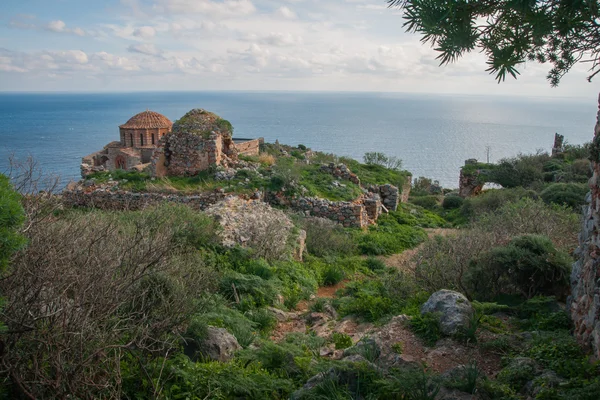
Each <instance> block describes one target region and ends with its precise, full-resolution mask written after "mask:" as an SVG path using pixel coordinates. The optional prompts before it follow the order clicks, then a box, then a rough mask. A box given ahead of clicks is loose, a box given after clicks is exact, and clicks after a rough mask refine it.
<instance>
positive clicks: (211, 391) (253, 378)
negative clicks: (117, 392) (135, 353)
mask: <svg viewBox="0 0 600 400" xmlns="http://www.w3.org/2000/svg"><path fill="white" fill-rule="evenodd" d="M162 363H163V360H162V359H158V360H156V361H155V364H156V365H154V367H153V368H151V369H150V371H155V372H156V382H160V381H159V378H160V377H161V375H160V372H161V371H164V372H168V379H165V380H163V381H162V383H163V384H164V387H163V391H162V395H163V396H164V397H165V398H169V399H188V398H189V399H208V398H211V399H237V398H243V399H248V400H251V399H252V400H262V399H273V400H277V399H281V398H286V397H288V396H289V395H290V394H291V390H293V387H294V384H293V382H292V381H291V380H290V379H287V378H281V377H278V376H277V375H274V374H271V373H269V372H267V371H265V369H263V368H261V367H260V365H258V364H248V365H243V364H242V363H240V362H235V361H233V362H228V363H222V362H206V363H199V362H198V363H193V362H190V361H189V360H187V358H186V357H182V356H178V357H175V358H174V359H172V360H168V361H167V362H166V363H165V364H164V366H163V365H162ZM124 375H125V376H124V378H123V379H124V387H125V390H124V394H125V397H126V398H152V397H154V395H155V393H153V388H154V385H153V383H151V382H148V380H147V377H146V375H145V374H144V372H143V371H141V370H139V367H137V365H136V364H135V362H134V361H132V362H130V363H128V364H127V367H126V369H125V374H124Z"/></svg>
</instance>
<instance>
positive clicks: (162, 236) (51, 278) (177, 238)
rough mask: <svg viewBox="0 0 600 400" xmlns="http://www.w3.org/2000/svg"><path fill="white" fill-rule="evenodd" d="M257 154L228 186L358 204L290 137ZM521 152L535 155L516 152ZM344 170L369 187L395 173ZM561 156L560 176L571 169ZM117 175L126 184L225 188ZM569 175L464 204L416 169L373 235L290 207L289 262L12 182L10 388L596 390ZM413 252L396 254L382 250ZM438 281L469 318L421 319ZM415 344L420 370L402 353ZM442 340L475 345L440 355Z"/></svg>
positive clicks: (178, 215) (197, 231)
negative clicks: (407, 190) (578, 292)
mask: <svg viewBox="0 0 600 400" xmlns="http://www.w3.org/2000/svg"><path fill="white" fill-rule="evenodd" d="M264 150H265V152H264V153H263V154H261V156H260V157H257V158H256V162H258V163H260V164H261V167H260V168H259V170H258V172H257V173H258V174H260V175H261V176H262V177H258V175H249V176H248V177H247V178H243V180H242V177H241V176H240V177H236V178H235V179H238V178H239V179H238V180H234V181H229V182H228V184H229V185H231V186H240V187H241V186H243V185H238V183H239V182H242V181H243V182H246V183H247V184H248V185H246V186H245V187H247V188H249V187H251V186H252V185H254V183H256V182H258V181H255V179H259V180H260V182H262V183H263V184H264V185H278V187H279V188H280V189H281V190H285V188H289V187H290V185H289V182H290V180H295V181H296V182H298V183H299V186H297V187H304V188H305V190H306V191H308V192H309V193H314V194H315V195H320V196H327V197H328V198H331V199H346V198H350V197H352V196H355V192H354V188H353V186H352V185H350V183H349V182H344V184H345V185H346V187H345V188H344V189H343V190H342V189H341V188H339V187H337V186H335V188H334V187H333V186H332V185H331V183H330V181H328V180H327V179H328V178H326V177H325V176H324V174H321V173H320V172H319V171H317V169H316V168H315V167H314V166H313V165H312V164H310V165H309V164H304V163H302V162H301V161H302V156H303V152H304V151H306V149H302V148H301V147H298V148H294V149H292V148H287V150H285V151H289V152H290V153H291V155H292V158H293V160H292V161H290V159H289V157H287V158H285V160H284V158H280V157H275V155H274V154H273V153H275V152H276V151H277V152H278V151H280V150H281V149H280V148H275V147H266V148H265V149H264ZM294 151H297V152H298V153H297V154H296V155H294ZM269 156H270V157H269ZM314 157H315V158H317V159H318V160H320V162H329V161H330V160H331V162H339V161H340V160H339V159H337V158H334V156H331V155H326V154H322V153H317V154H316V155H315V156H314ZM530 157H534V158H535V157H540V158H541V157H542V156H541V155H535V156H522V157H520V158H519V159H523V160H529V158H530ZM261 160H262V161H261ZM550 161H552V160H550ZM251 162H254V161H253V160H251ZM343 162H345V163H346V164H347V165H348V166H349V167H350V169H351V170H352V171H353V172H355V173H356V174H358V175H359V177H360V179H361V181H362V182H363V183H377V184H382V183H388V182H390V181H391V183H393V184H401V183H402V181H403V179H405V176H406V174H405V173H404V172H400V171H398V169H396V168H391V169H390V168H388V166H386V165H380V164H361V163H358V162H356V161H351V160H343ZM519 162H520V161H519ZM523 162H525V161H523ZM547 162H549V161H547ZM547 162H544V163H543V165H546V164H547ZM559 162H560V163H561V166H562V167H561V168H563V169H561V170H562V171H565V168H571V169H572V165H573V163H574V161H573V162H571V163H570V164H569V162H570V161H569V159H568V158H564V159H561V160H559ZM517 164H518V163H517ZM536 165H537V164H536ZM567 165H569V167H567ZM392 167H395V166H393V165H392ZM267 171H269V172H267ZM536 171H537V170H536ZM248 173H249V174H254V172H252V173H250V172H248ZM559 175H560V174H555V175H553V176H559ZM560 176H564V175H560ZM111 178H112V179H117V178H118V179H125V180H126V181H123V182H122V183H121V185H122V186H124V187H128V188H131V189H135V190H149V189H152V187H151V185H157V186H160V185H164V186H163V187H162V188H161V190H162V189H164V188H165V187H167V186H168V187H170V188H175V189H176V190H188V189H190V190H197V188H198V187H200V186H201V187H202V188H203V189H205V188H207V187H212V186H210V185H217V183H216V182H213V181H210V182H208V181H203V180H202V179H203V178H202V177H193V178H181V179H179V180H177V179H170V180H168V181H162V182H156V181H152V180H151V179H149V178H147V177H144V176H141V175H139V174H123V175H122V176H119V175H118V174H113V175H112V176H111ZM542 178H543V177H542ZM94 179H98V180H101V179H109V178H108V176H104V175H99V176H96V177H95V178H94ZM246 179H248V181H246ZM561 179H562V178H561ZM3 182H4V183H3ZM219 184H220V183H219ZM575 184H578V183H576V182H574V181H572V180H559V179H556V181H546V180H545V179H544V178H543V179H542V180H535V181H531V182H529V183H527V184H526V185H525V186H517V187H510V188H505V189H497V190H493V191H489V192H486V193H484V194H483V195H481V196H480V197H477V198H473V199H468V200H464V201H463V200H462V199H460V200H455V199H458V198H457V197H456V196H452V195H448V193H447V192H449V191H446V190H444V189H442V188H439V194H435V191H437V190H438V189H436V188H433V193H432V186H435V185H432V182H429V183H427V182H424V180H423V179H419V180H418V181H417V183H416V185H415V189H416V192H415V196H413V198H412V199H411V203H408V204H401V205H400V207H399V208H398V210H397V211H394V212H390V213H389V214H387V215H382V216H381V217H380V218H379V220H378V224H377V225H373V226H371V227H370V228H369V229H366V230H360V229H354V228H343V227H341V226H340V225H338V224H335V223H333V222H331V221H329V220H324V219H320V218H314V217H306V216H305V215H300V214H293V213H289V212H288V217H289V219H291V221H293V225H294V227H293V229H291V230H290V238H289V239H290V240H291V237H292V236H294V237H295V236H296V235H297V233H298V232H299V230H304V231H306V253H305V254H304V257H303V260H302V261H299V260H298V259H297V258H295V257H294V248H293V246H290V247H289V248H288V247H285V246H284V247H282V249H281V251H279V250H278V251H277V252H275V251H273V252H265V251H264V246H265V245H268V244H269V236H268V230H267V231H260V230H257V231H255V232H253V233H252V235H253V237H252V240H251V241H249V243H252V245H251V246H245V247H240V246H234V247H225V246H224V245H223V244H222V241H221V239H220V238H221V233H222V230H223V227H222V226H221V225H220V224H219V223H218V222H217V221H215V219H213V218H212V217H210V216H209V215H207V214H205V213H201V212H196V211H192V210H191V209H189V208H187V207H185V206H181V205H177V206H176V205H170V204H164V205H161V206H158V207H155V208H151V209H146V210H144V211H136V212H133V211H120V212H110V211H101V210H93V209H63V208H62V207H61V206H60V204H57V203H56V202H55V201H52V200H48V201H47V202H41V203H40V202H36V203H32V202H31V201H27V198H28V197H24V196H21V195H19V194H17V193H16V192H15V191H14V190H13V189H12V188H11V187H10V185H8V181H7V180H6V179H4V178H3V180H0V201H1V202H0V204H1V205H2V207H0V213H1V215H0V216H1V218H0V229H2V231H3V233H6V235H4V234H3V237H4V238H7V239H5V240H4V241H3V242H2V245H1V246H0V260H6V268H5V272H4V275H3V279H2V280H0V293H1V294H2V296H3V297H4V301H3V307H2V309H1V311H0V317H1V319H2V323H3V324H4V326H3V330H2V332H0V340H1V344H2V346H1V348H2V353H1V364H0V365H1V366H0V373H1V375H2V382H3V383H2V390H3V391H2V396H4V398H121V399H257V400H258V399H261V400H262V399H288V398H294V399H411V400H412V399H415V400H425V399H450V398H467V397H449V396H468V395H472V396H474V397H473V398H477V399H527V398H535V399H579V400H584V399H590V400H591V399H594V400H595V399H597V394H598V393H600V378H599V372H600V371H599V365H598V364H597V363H596V364H594V363H591V362H589V361H588V359H587V356H586V354H585V353H584V352H583V351H582V350H581V349H580V348H579V347H578V346H577V344H576V343H575V341H574V340H573V338H572V337H571V336H570V329H571V325H570V321H569V319H568V316H567V314H566V312H565V310H564V300H565V298H566V295H567V293H568V276H569V272H570V268H571V267H570V264H571V262H572V260H573V259H572V257H573V255H572V254H573V251H574V249H575V247H576V246H577V232H578V230H579V216H578V215H579V214H578V212H576V210H575V209H574V206H573V204H570V203H569V202H567V201H563V199H565V198H569V199H570V198H572V197H573V198H577V199H578V202H577V204H575V206H578V205H579V204H581V203H580V202H579V200H580V195H581V193H580V192H579V191H577V190H575V189H573V188H575V186H573V187H571V186H559V185H575ZM178 185H179V186H178ZM203 185H207V186H203ZM552 188H554V189H552ZM550 189H552V190H550ZM548 190H550V193H553V195H552V196H551V195H549V194H548V193H549V192H548ZM444 192H446V194H447V195H446V197H444V195H443V194H444ZM544 192H546V195H544V194H543V193H544ZM563 192H564V193H565V195H557V193H563ZM356 193H358V191H357V192H356ZM557 198H558V200H557ZM429 199H434V200H433V201H432V200H429ZM34 206H35V213H32V210H31V207H34ZM26 215H27V216H30V215H35V216H36V218H34V219H27V218H25V216H26ZM273 223H275V222H273ZM457 225H460V226H461V228H460V229H448V228H452V227H456V226H457ZM281 231H282V232H283V230H281ZM440 232H444V235H437V234H436V233H440ZM261 235H263V236H261ZM285 242H286V240H284V241H283V243H285ZM409 249H412V250H410V255H408V256H406V260H405V263H404V264H402V265H396V264H394V263H393V262H392V260H394V257H395V256H396V255H398V254H401V253H403V252H405V251H406V250H409ZM405 254H409V253H405ZM401 255H404V254H401ZM331 288H333V289H331ZM336 289H337V291H336ZM440 289H450V290H454V291H457V292H461V293H462V294H464V295H465V296H466V298H467V299H468V300H467V301H468V302H469V303H471V304H472V305H473V307H474V309H475V311H476V312H475V314H474V315H473V317H472V319H471V320H470V321H469V323H468V324H467V326H466V327H465V328H464V329H461V330H459V331H458V332H457V333H455V334H453V335H452V336H450V337H448V336H447V335H445V334H444V333H442V332H443V329H441V322H440V316H439V315H438V314H436V313H423V314H422V313H421V311H420V310H421V307H422V305H423V304H424V303H425V302H426V301H427V300H428V298H429V297H430V295H432V294H433V293H434V292H436V291H438V290H440ZM333 292H336V293H335V294H327V295H325V294H324V293H333ZM321 295H322V296H321ZM296 325H297V326H296ZM298 327H299V328H298ZM386 335H387V336H386ZM395 335H396V336H395ZM383 337H392V338H396V337H402V338H404V339H398V340H396V339H393V340H392V341H391V342H390V341H389V340H388V341H387V342H386V341H385V340H384V339H382V338H383ZM417 348H418V349H419V351H421V353H419V354H421V357H422V358H423V360H425V359H427V360H428V361H427V362H423V361H422V360H421V358H418V359H412V358H411V357H413V356H411V354H416V353H415V349H417ZM442 349H445V350H442ZM452 349H460V350H461V351H463V352H465V353H464V354H475V355H476V356H474V357H472V359H469V357H467V356H464V355H463V356H460V357H459V356H457V360H458V359H460V360H462V362H458V361H452V360H453V359H452V357H445V356H443V355H442V353H443V352H448V351H452ZM436 354H437V356H436ZM457 354H458V353H457ZM409 356H410V357H409ZM448 360H450V361H448ZM484 364H485V365H484Z"/></svg>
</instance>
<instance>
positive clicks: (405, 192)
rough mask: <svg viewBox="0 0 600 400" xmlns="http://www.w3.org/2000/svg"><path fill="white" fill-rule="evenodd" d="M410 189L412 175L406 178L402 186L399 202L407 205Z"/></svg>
mask: <svg viewBox="0 0 600 400" xmlns="http://www.w3.org/2000/svg"><path fill="white" fill-rule="evenodd" d="M411 189H412V175H408V176H407V177H406V182H404V185H402V192H400V202H401V203H408V196H410V190H411Z"/></svg>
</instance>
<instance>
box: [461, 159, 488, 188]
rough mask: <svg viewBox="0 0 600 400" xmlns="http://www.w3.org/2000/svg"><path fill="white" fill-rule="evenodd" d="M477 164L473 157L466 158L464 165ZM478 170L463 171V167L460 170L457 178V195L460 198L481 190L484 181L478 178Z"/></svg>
mask: <svg viewBox="0 0 600 400" xmlns="http://www.w3.org/2000/svg"><path fill="white" fill-rule="evenodd" d="M474 164H477V160H475V159H474V158H472V159H469V160H466V161H465V166H467V165H474ZM479 173H480V171H479V170H476V171H474V172H471V171H469V172H468V173H465V168H464V167H463V168H462V169H461V170H460V177H459V180H458V195H459V196H460V197H462V198H467V197H472V196H477V195H478V194H479V193H481V191H482V190H483V185H484V183H483V182H481V180H480V179H479Z"/></svg>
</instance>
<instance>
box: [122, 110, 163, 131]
mask: <svg viewBox="0 0 600 400" xmlns="http://www.w3.org/2000/svg"><path fill="white" fill-rule="evenodd" d="M172 126H173V123H172V122H171V120H170V119H169V118H167V117H165V116H164V115H162V114H159V113H157V112H154V111H149V110H147V111H144V112H141V113H139V114H137V115H134V116H133V117H131V118H130V119H129V121H127V122H126V123H125V124H123V125H121V126H119V128H122V129H169V128H171V127H172Z"/></svg>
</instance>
